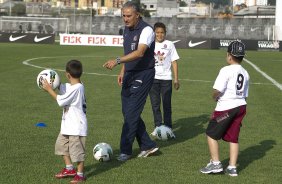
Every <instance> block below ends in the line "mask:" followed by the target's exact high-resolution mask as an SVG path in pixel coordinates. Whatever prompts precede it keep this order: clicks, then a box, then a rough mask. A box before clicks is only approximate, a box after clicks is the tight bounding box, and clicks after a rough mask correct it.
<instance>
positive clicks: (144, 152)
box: [138, 147, 159, 157]
mask: <svg viewBox="0 0 282 184" xmlns="http://www.w3.org/2000/svg"><path fill="white" fill-rule="evenodd" d="M158 150H159V148H158V147H153V148H151V149H149V150H146V151H141V152H140V153H139V154H138V157H147V156H149V155H151V154H153V153H155V152H156V151H158Z"/></svg>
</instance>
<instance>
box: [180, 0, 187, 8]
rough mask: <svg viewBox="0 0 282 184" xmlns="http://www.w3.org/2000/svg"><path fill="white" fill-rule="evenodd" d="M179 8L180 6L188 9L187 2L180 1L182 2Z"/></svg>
mask: <svg viewBox="0 0 282 184" xmlns="http://www.w3.org/2000/svg"><path fill="white" fill-rule="evenodd" d="M179 6H180V7H186V6H187V3H185V1H180V2H179Z"/></svg>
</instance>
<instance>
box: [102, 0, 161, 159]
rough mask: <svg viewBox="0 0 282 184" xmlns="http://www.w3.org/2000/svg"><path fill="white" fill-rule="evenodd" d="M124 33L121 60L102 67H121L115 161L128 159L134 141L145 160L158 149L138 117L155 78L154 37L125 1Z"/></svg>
mask: <svg viewBox="0 0 282 184" xmlns="http://www.w3.org/2000/svg"><path fill="white" fill-rule="evenodd" d="M122 15H123V20H124V23H125V29H124V33H123V38H124V43H123V46H124V56H122V57H117V58H116V59H115V60H109V61H107V62H106V63H105V64H104V65H103V66H104V67H106V68H108V69H112V68H113V67H115V66H117V65H118V64H120V63H122V68H121V72H120V75H119V76H118V83H119V85H122V91H121V99H122V113H123V116H124V124H123V127H122V133H121V141H120V155H119V157H118V160H120V161H126V160H128V159H129V158H131V155H132V145H133V142H134V139H135V137H136V139H137V142H138V144H139V147H140V150H141V152H140V154H139V155H138V157H147V156H149V155H151V154H153V153H155V152H156V151H157V150H158V149H159V148H158V147H157V146H156V143H155V142H154V141H152V140H151V138H150V137H149V135H148V133H147V132H146V127H145V123H144V121H143V120H142V118H141V113H142V111H143V109H144V105H145V103H146V98H147V96H148V93H149V91H150V89H151V87H152V84H153V81H154V76H155V69H154V66H155V61H154V49H155V40H154V39H155V35H154V31H153V29H152V27H151V26H150V25H149V24H147V23H146V22H144V21H143V20H142V18H141V17H140V9H139V7H138V6H137V5H136V4H134V3H132V2H131V1H128V2H127V3H125V4H124V5H123V8H122Z"/></svg>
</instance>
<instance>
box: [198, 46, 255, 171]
mask: <svg viewBox="0 0 282 184" xmlns="http://www.w3.org/2000/svg"><path fill="white" fill-rule="evenodd" d="M244 56H245V45H244V44H243V43H242V42H241V41H238V40H237V41H233V42H231V43H230V44H229V46H228V49H227V55H226V61H227V63H228V64H229V65H228V66H225V67H223V68H222V69H221V70H220V72H219V74H218V76H217V78H216V80H215V83H214V86H213V89H214V92H213V99H214V100H215V101H216V102H217V105H216V108H215V111H214V112H213V114H212V117H211V119H210V122H209V125H208V127H207V130H206V135H207V141H208V145H209V151H210V156H211V160H210V163H208V164H207V166H206V167H204V168H202V169H201V170H200V172H202V173H204V174H209V173H219V172H222V171H223V167H222V164H221V162H220V160H219V145H218V140H220V139H223V140H224V141H226V142H229V147H230V149H229V150H230V153H229V154H230V160H229V166H228V167H227V168H226V170H225V172H226V174H228V175H230V176H238V174H237V170H236V163H237V158H238V153H239V144H238V138H239V132H240V127H241V123H242V120H243V118H244V116H245V114H246V105H247V103H246V99H247V97H248V90H249V78H250V77H249V74H248V72H247V71H246V70H245V69H244V68H243V67H242V66H241V62H242V60H243V58H244Z"/></svg>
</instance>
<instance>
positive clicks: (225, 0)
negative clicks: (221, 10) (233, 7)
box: [196, 0, 231, 8]
mask: <svg viewBox="0 0 282 184" xmlns="http://www.w3.org/2000/svg"><path fill="white" fill-rule="evenodd" d="M196 2H198V3H199V2H202V3H205V4H210V3H212V4H213V5H214V8H218V7H220V6H226V5H230V2H231V1H230V0H196Z"/></svg>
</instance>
